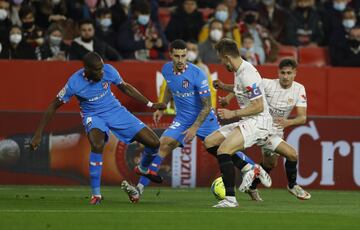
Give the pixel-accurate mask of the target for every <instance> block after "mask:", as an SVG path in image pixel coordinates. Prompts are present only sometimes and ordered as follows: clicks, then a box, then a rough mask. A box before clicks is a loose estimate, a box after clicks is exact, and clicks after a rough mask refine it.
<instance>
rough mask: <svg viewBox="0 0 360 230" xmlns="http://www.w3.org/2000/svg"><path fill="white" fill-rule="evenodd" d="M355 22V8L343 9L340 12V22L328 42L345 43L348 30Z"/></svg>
mask: <svg viewBox="0 0 360 230" xmlns="http://www.w3.org/2000/svg"><path fill="white" fill-rule="evenodd" d="M356 24H357V18H356V13H355V10H354V9H352V8H347V9H345V10H344V11H343V13H342V24H341V26H339V27H337V28H336V29H334V31H333V32H332V34H331V38H330V39H329V44H330V45H331V44H337V43H345V41H346V37H347V36H348V35H349V32H350V30H351V29H352V28H354V27H355V26H356Z"/></svg>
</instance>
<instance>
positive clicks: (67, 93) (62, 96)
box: [56, 81, 75, 103]
mask: <svg viewBox="0 0 360 230" xmlns="http://www.w3.org/2000/svg"><path fill="white" fill-rule="evenodd" d="M74 94H75V92H74V90H73V89H72V87H71V83H70V81H68V82H67V83H66V85H65V86H64V87H63V88H62V89H61V90H60V92H59V93H58V94H57V96H56V97H57V98H58V99H59V100H60V101H62V102H63V103H67V102H68V101H70V99H71V97H72V96H73V95H74Z"/></svg>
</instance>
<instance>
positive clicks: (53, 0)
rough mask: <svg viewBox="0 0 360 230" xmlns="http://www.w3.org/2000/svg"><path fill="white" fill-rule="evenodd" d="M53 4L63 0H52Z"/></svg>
mask: <svg viewBox="0 0 360 230" xmlns="http://www.w3.org/2000/svg"><path fill="white" fill-rule="evenodd" d="M51 2H52V4H54V5H57V4H59V3H60V2H61V0H51Z"/></svg>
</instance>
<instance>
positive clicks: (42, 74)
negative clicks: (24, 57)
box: [0, 61, 360, 116]
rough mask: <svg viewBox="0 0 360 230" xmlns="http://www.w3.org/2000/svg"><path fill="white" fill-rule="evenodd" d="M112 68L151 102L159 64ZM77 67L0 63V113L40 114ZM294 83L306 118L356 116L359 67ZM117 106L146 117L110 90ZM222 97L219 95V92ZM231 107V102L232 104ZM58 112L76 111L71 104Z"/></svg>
mask: <svg viewBox="0 0 360 230" xmlns="http://www.w3.org/2000/svg"><path fill="white" fill-rule="evenodd" d="M111 64H113V65H114V66H115V67H116V68H117V69H118V70H119V72H120V74H121V76H122V77H123V78H124V79H125V81H127V82H129V83H130V84H133V85H134V86H135V87H136V88H138V89H139V90H140V91H141V92H142V93H144V94H145V95H146V96H147V97H148V98H150V99H151V100H154V101H155V100H156V99H157V90H156V88H157V87H156V86H157V82H156V80H157V75H159V73H160V72H161V67H162V65H163V64H164V62H137V61H124V62H118V63H111ZM80 67H81V62H39V61H0V69H1V91H0V110H2V111H4V110H6V111H9V110H10V111H43V110H45V109H46V106H47V105H48V104H49V102H50V101H51V100H52V99H53V98H54V97H55V96H56V94H57V93H58V92H59V91H60V89H61V88H62V87H63V86H64V84H65V83H66V81H67V79H68V78H69V76H70V75H71V74H72V73H74V72H75V71H76V70H78V69H79V68H80ZM258 69H259V71H260V73H261V75H262V76H263V77H268V78H276V76H277V66H270V65H264V66H259V67H258ZM210 70H211V72H212V73H213V74H214V75H216V76H218V77H219V79H221V80H223V81H224V82H231V81H232V79H233V76H232V74H230V73H228V72H227V71H226V70H225V69H224V68H223V67H222V66H221V65H210ZM296 81H298V82H300V83H302V84H303V85H305V87H306V90H307V97H308V100H309V107H308V114H309V115H331V116H360V106H354V105H356V104H357V103H356V102H358V101H360V90H359V86H360V68H334V67H321V68H320V67H313V66H300V67H299V69H298V76H297V77H296ZM114 92H115V94H116V95H117V96H118V98H119V99H120V101H121V102H122V103H123V104H124V105H125V106H126V107H127V108H129V110H130V111H133V112H150V111H151V110H149V109H148V108H146V106H144V105H142V104H140V103H138V102H135V101H134V100H131V99H130V98H129V97H127V96H125V95H123V94H120V93H119V92H118V91H117V90H114ZM219 94H220V95H223V93H222V92H219ZM232 106H233V107H234V106H235V103H234V104H232ZM61 111H67V112H77V111H79V108H78V106H77V103H76V100H75V99H73V100H72V101H71V102H70V103H69V104H68V105H65V106H63V108H62V109H61Z"/></svg>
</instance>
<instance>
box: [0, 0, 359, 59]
mask: <svg viewBox="0 0 360 230" xmlns="http://www.w3.org/2000/svg"><path fill="white" fill-rule="evenodd" d="M359 22H360V0H222V1H220V0H212V1H210V0H208V1H205V0H0V59H36V60H81V59H82V57H83V56H84V55H85V54H86V53H87V52H89V51H96V52H98V53H99V54H100V55H101V56H102V57H103V59H104V60H109V61H118V60H124V59H136V60H142V61H144V60H165V59H168V44H169V42H171V41H173V40H175V39H183V40H185V41H187V42H188V48H189V52H188V59H189V61H192V62H199V61H202V62H204V63H219V59H218V58H217V55H216V52H215V49H214V45H215V44H216V43H217V42H218V41H219V40H220V39H222V38H224V37H228V38H232V39H234V40H235V41H236V42H237V44H238V48H239V49H240V51H241V54H242V56H243V58H244V59H246V60H248V61H249V62H251V63H253V64H254V65H258V64H264V63H278V62H279V60H280V58H281V57H282V55H286V56H289V55H290V56H295V57H297V54H298V52H299V51H301V50H308V52H310V53H316V52H319V53H321V55H320V56H321V58H323V59H327V60H328V64H331V65H333V66H360V27H359V25H360V23H359ZM324 62H325V60H324ZM300 63H301V62H300Z"/></svg>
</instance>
